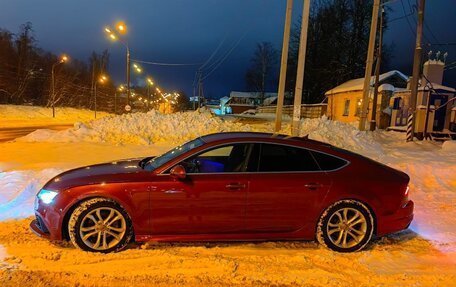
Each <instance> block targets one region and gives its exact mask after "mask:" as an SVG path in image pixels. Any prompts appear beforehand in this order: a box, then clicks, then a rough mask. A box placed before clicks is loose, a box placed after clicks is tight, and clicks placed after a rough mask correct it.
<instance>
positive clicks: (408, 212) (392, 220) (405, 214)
mask: <svg viewBox="0 0 456 287" xmlns="http://www.w3.org/2000/svg"><path fill="white" fill-rule="evenodd" d="M413 208H414V203H413V201H411V200H410V201H409V202H407V204H406V205H405V206H404V207H402V208H400V209H398V210H397V211H396V213H394V214H392V215H387V216H383V217H381V218H378V220H377V236H383V235H387V234H390V233H395V232H398V231H401V230H404V229H407V228H408V227H409V225H410V223H411V222H412V220H413Z"/></svg>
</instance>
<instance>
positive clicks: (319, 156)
mask: <svg viewBox="0 0 456 287" xmlns="http://www.w3.org/2000/svg"><path fill="white" fill-rule="evenodd" d="M312 155H313V156H314V158H315V160H316V161H317V162H318V165H319V166H320V168H321V169H322V170H327V171H329V170H335V169H338V168H341V167H343V166H344V165H346V164H347V162H346V161H345V160H343V159H340V158H338V157H334V156H331V155H329V154H325V153H320V152H315V151H312Z"/></svg>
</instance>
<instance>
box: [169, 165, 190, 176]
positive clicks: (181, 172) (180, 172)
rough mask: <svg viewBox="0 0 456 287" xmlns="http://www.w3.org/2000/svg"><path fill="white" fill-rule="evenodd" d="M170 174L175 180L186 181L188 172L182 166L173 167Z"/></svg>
mask: <svg viewBox="0 0 456 287" xmlns="http://www.w3.org/2000/svg"><path fill="white" fill-rule="evenodd" d="M169 174H170V175H171V176H172V177H173V178H175V179H185V178H186V177H187V172H186V171H185V168H184V167H183V166H182V165H180V164H178V165H176V166H175V167H173V168H172V169H171V170H170V171H169Z"/></svg>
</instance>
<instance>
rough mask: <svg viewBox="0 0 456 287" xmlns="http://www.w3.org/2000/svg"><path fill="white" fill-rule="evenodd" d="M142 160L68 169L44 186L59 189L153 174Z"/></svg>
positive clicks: (136, 178) (128, 160)
mask: <svg viewBox="0 0 456 287" xmlns="http://www.w3.org/2000/svg"><path fill="white" fill-rule="evenodd" d="M141 160H142V158H136V159H127V160H121V161H114V162H109V163H102V164H96V165H90V166H85V167H81V168H76V169H72V170H68V171H66V172H64V173H61V174H59V175H57V176H56V177H54V178H53V179H51V180H50V181H49V182H48V183H46V184H45V185H44V187H43V188H44V189H49V190H55V191H59V190H65V189H68V188H71V187H74V186H81V185H92V184H100V183H113V182H130V181H136V180H138V176H140V175H141V174H142V175H144V174H145V173H147V174H149V175H150V174H151V172H150V171H145V170H143V169H142V168H141V167H140V166H139V163H140V161H141Z"/></svg>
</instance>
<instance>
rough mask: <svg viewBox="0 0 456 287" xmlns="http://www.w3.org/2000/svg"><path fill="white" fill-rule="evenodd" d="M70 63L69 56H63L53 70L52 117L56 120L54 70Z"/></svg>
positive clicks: (53, 66)
mask: <svg viewBox="0 0 456 287" xmlns="http://www.w3.org/2000/svg"><path fill="white" fill-rule="evenodd" d="M66 62H68V56H67V55H65V54H62V55H61V56H60V59H59V61H58V62H55V63H54V64H53V65H52V68H51V100H52V117H53V118H55V77H54V70H55V67H56V66H57V65H60V64H63V63H66Z"/></svg>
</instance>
